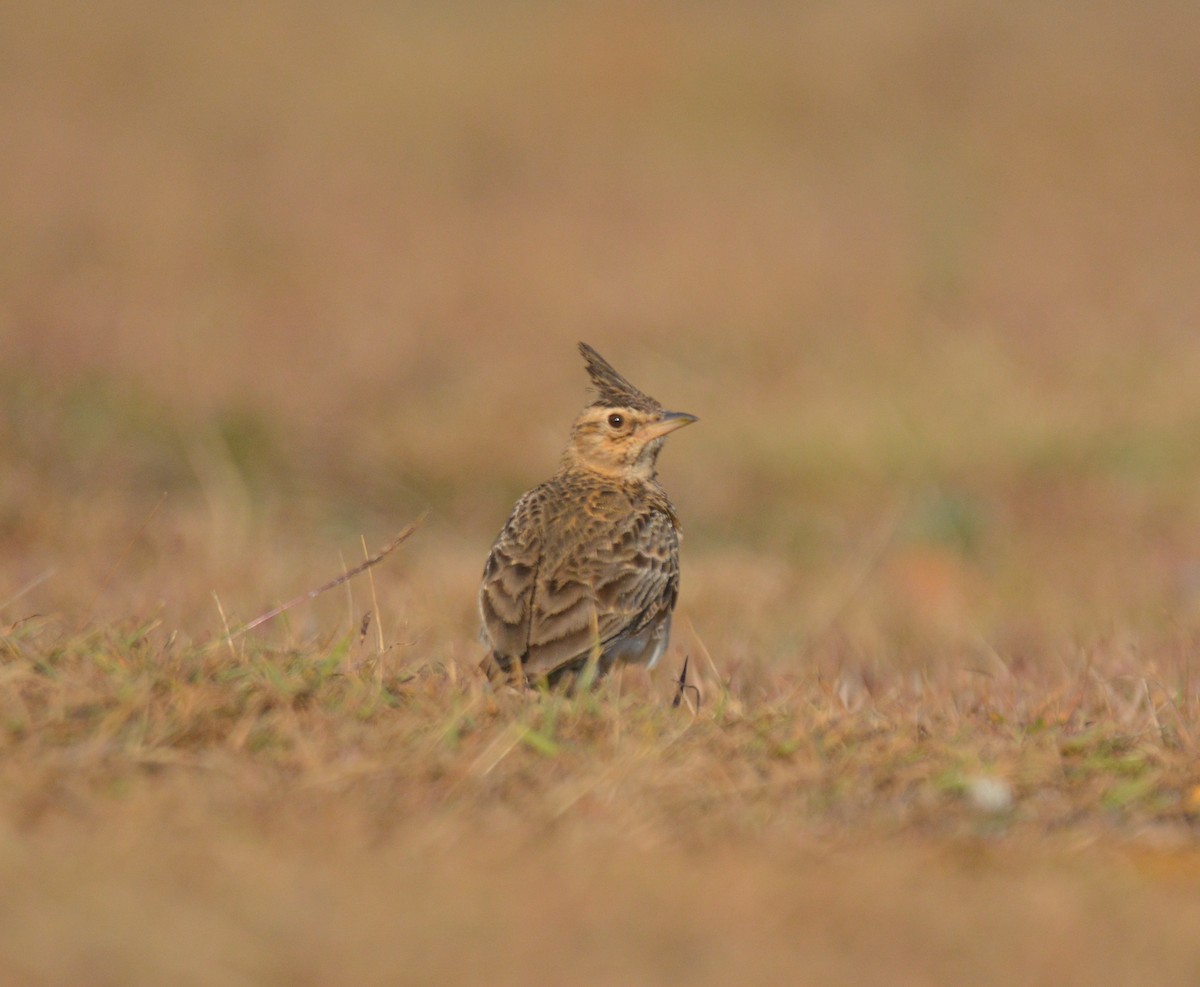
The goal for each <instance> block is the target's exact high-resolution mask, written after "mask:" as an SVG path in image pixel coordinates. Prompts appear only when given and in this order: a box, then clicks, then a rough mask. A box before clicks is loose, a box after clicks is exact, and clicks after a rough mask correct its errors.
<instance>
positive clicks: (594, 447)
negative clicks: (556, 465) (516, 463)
mask: <svg viewBox="0 0 1200 987" xmlns="http://www.w3.org/2000/svg"><path fill="white" fill-rule="evenodd" d="M579 351H580V352H581V353H582V354H583V359H584V361H585V362H586V363H587V371H588V376H590V377H591V379H592V386H593V387H594V388H595V390H596V400H595V401H594V402H592V404H591V405H589V406H588V407H586V408H584V409H583V413H582V414H581V415H580V416H579V418H578V419H577V420H576V422H575V424H574V426H572V428H571V440H570V442H569V443H568V445H567V451H566V454H565V458H566V460H567V462H568V463H569V464H571V465H575V466H582V467H584V468H586V469H591V470H595V471H596V472H599V473H607V474H610V475H613V476H628V477H636V478H639V479H642V480H651V479H653V478H654V464H655V460H657V458H658V453H659V450H660V449H661V448H662V444H663V440H664V439H665V438H666V436H667V435H668V434H669V433H671V432H674V431H675V429H677V428H682V427H683V426H684V425H690V424H691V423H692V422H694V421H696V416H695V415H689V414H687V413H686V412H683V411H666V410H665V409H664V408H663V406H662V405H661V404H659V403H658V402H657V401H655V400H654V398H652V397H650V396H649V395H648V394H644V393H643V392H642V391H639V390H638V389H637V388H636V387H634V386H633V385H632V384H631V383H629V381H627V380H626V379H625V378H624V377H622V376H621V375H620V374H619V373H617V372H616V370H614V369H613V368H612V365H611V364H609V363H608V361H607V360H605V359H604V357H602V356H601V355H600V354H599V353H597V352H596V351H595V350H594V349H592V348H591V347H590V346H588V344H587V343H580V344H579Z"/></svg>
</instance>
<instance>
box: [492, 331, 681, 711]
mask: <svg viewBox="0 0 1200 987" xmlns="http://www.w3.org/2000/svg"><path fill="white" fill-rule="evenodd" d="M579 351H580V353H582V354H583V359H584V364H585V366H586V368H587V373H588V377H589V378H590V382H591V386H592V389H593V390H594V392H595V399H594V400H593V401H592V403H591V404H590V405H588V406H587V407H586V408H584V409H583V411H582V412H581V413H580V415H579V417H578V418H577V419H576V420H575V423H574V425H572V426H571V433H570V438H569V440H568V442H567V447H566V450H565V451H564V452H563V455H562V459H561V461H560V463H559V466H558V470H557V471H556V472H555V473H554V475H553V476H552V477H550V479H548V480H546V481H545V482H544V483H542V484H539V485H538V486H536V487H534V488H533V489H532V490H530V491H529V492H528V493H526V494H525V495H524V496H523V497H521V498H520V500H518V501H517V504H516V506H515V507H514V508H513V511H512V514H511V515H510V517H509V518H508V521H507V523H506V524H505V525H504V527H503V528H502V529H501V531H500V534H499V535H498V536H497V537H496V540H495V543H494V544H493V545H492V548H491V551H490V553H489V554H488V558H487V562H486V564H485V565H484V569H483V583H482V585H481V586H480V590H479V613H480V617H481V619H482V624H483V630H482V635H481V637H482V639H483V642H484V644H485V645H486V646H487V649H488V654H487V656H486V657H485V659H484V669H485V671H486V672H487V674H488V677H489V679H491V680H492V681H493V682H509V683H512V684H514V685H518V686H520V685H524V686H534V687H536V686H538V685H541V684H544V685H546V686H549V687H554V686H558V685H563V684H566V685H567V687H568V688H574V687H575V684H576V683H577V682H578V681H579V679H580V676H581V674H582V673H583V672H584V670H585V669H586V668H588V666H589V665H590V666H591V668H592V669H593V671H592V672H590V673H589V675H591V676H592V679H591V680H592V681H594V680H595V678H598V677H599V676H602V675H604V674H606V673H607V672H609V671H610V670H612V669H613V668H614V667H615V666H619V665H625V664H634V665H644V666H646V667H648V668H653V667H654V665H655V664H656V663H657V662H658V660H659V659H660V658H661V657H662V655H663V652H664V651H666V648H667V643H668V640H669V638H670V632H671V615H672V613H673V611H674V609H675V603H676V600H677V599H678V597H679V539H680V535H681V527H680V523H679V516H678V515H677V514H676V512H675V508H674V506H673V505H672V504H671V501H670V500H669V499H668V497H667V494H666V491H665V490H663V488H662V486H661V484H660V483H659V482H658V475H657V472H656V463H657V460H658V454H659V452H660V451H661V450H662V447H663V442H664V440H665V439H666V437H667V436H668V435H669V434H670V433H671V432H674V431H675V430H676V429H679V428H682V427H683V426H685V425H690V424H692V423H693V422H695V421H698V420H699V419H697V417H696V416H695V415H691V414H688V413H686V412H682V411H667V410H665V409H664V408H663V406H662V405H661V404H659V402H658V401H656V400H655V399H654V398H652V397H650V396H649V395H648V394H646V393H645V392H643V391H641V390H639V389H638V388H636V387H634V386H633V384H631V383H630V382H629V381H628V380H626V379H625V378H624V377H623V376H621V374H619V373H618V372H617V371H616V370H615V369H614V368H613V366H612V364H610V363H609V362H608V361H607V360H605V359H604V357H602V356H601V355H600V354H599V353H597V352H596V350H594V349H593V348H592V347H591V346H589V345H588V344H587V343H582V342H581V343H580V344H579Z"/></svg>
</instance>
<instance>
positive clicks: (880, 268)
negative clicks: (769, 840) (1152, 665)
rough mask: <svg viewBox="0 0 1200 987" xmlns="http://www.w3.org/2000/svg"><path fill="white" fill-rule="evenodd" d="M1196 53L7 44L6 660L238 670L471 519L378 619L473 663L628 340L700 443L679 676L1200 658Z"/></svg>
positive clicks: (2, 214) (703, 22)
mask: <svg viewBox="0 0 1200 987" xmlns="http://www.w3.org/2000/svg"><path fill="white" fill-rule="evenodd" d="M1197 37H1200V7H1197V5H1196V4H1194V3H1191V2H1182V0H1178V2H1176V0H1159V2H1153V3H1150V4H1140V5H1134V4H1127V3H1118V2H1103V0H1102V2H1098V3H1088V4H1083V3H1073V4H1072V3H1063V4H1045V3H1035V2H1032V0H1011V2H1006V3H998V2H996V3H992V2H975V3H965V4H964V3H950V2H938V0H918V2H913V3H906V4H887V3H877V2H851V3H844V4H828V3H805V4H796V3H783V2H770V0H762V2H754V3H748V4H736V5H735V4H716V3H671V2H639V3H632V2H599V3H590V4H561V3H543V2H538V0H529V2H520V3H512V4H482V3H475V2H458V0H451V2H443V3H423V2H418V3H404V4H401V3H392V4H388V3H378V2H365V0H349V2H347V3H343V4H337V5H330V4H318V3H312V2H307V0H292V2H287V3H284V2H270V0H268V2H263V3H258V4H252V5H247V4H239V3H232V2H225V0H215V2H212V3H207V4H202V5H188V4H151V3H146V2H145V0H100V2H96V3H91V4H64V3H54V2H51V3H29V2H23V0H10V2H8V3H6V4H4V5H3V6H2V7H0V119H2V121H3V138H2V139H0V230H2V231H3V235H2V237H0V356H2V360H0V407H2V408H3V417H2V420H0V603H2V604H4V606H3V608H2V609H0V617H3V618H4V620H5V621H13V620H15V619H18V618H19V617H21V616H22V615H24V614H28V613H32V612H42V613H45V612H56V613H62V614H64V615H66V616H68V618H69V619H70V620H72V621H78V622H80V623H86V622H88V621H89V620H99V619H122V618H125V617H127V616H133V617H135V618H136V619H143V618H145V617H146V616H147V615H154V614H157V615H158V616H157V618H156V619H159V620H161V621H162V624H163V626H164V627H165V628H167V629H180V630H182V631H184V632H186V633H188V634H192V635H196V636H201V637H203V636H207V635H211V634H214V633H217V632H218V631H219V630H220V617H219V615H218V612H217V608H216V606H215V605H214V601H213V598H212V597H213V593H214V592H216V593H217V595H218V597H219V598H220V600H221V602H222V604H223V607H224V609H225V610H226V611H227V613H228V615H229V619H230V620H238V619H248V618H250V617H252V616H254V615H255V614H256V613H258V612H259V611H261V610H263V609H265V608H266V607H267V606H269V605H271V604H272V603H275V602H277V601H279V600H281V599H285V598H287V597H289V596H291V595H293V594H295V593H298V592H302V591H304V590H306V589H309V588H312V587H314V586H316V585H318V584H319V583H321V582H323V581H324V580H325V579H327V578H329V577H331V576H333V575H336V574H337V573H338V572H339V571H340V570H341V567H342V566H343V565H349V564H353V563H354V562H355V561H357V560H358V559H360V558H361V556H362V541H361V539H363V538H365V540H366V542H367V544H368V545H370V546H371V547H375V546H377V545H379V544H381V543H382V542H383V541H386V540H387V538H388V537H390V535H391V534H392V533H394V532H395V531H396V530H398V529H399V528H400V527H401V526H402V525H403V524H404V523H406V522H407V521H409V520H411V519H412V518H413V517H415V516H416V515H417V514H419V513H420V512H422V511H424V510H429V511H430V512H431V514H430V517H429V520H428V522H427V523H426V525H425V527H424V528H423V529H422V531H421V532H420V533H419V534H418V536H416V538H414V540H413V541H412V542H410V543H409V544H408V545H406V546H405V547H404V548H402V549H401V550H400V551H399V552H398V553H397V555H395V556H393V557H392V558H391V559H389V561H388V562H386V563H384V564H383V565H382V566H380V567H379V568H378V570H377V576H376V579H377V585H378V591H379V598H380V619H381V620H382V621H383V624H384V628H385V631H386V633H387V635H388V639H389V641H396V642H398V647H400V648H401V649H402V653H404V654H410V655H416V654H420V655H421V656H425V657H430V656H433V657H438V658H446V659H449V660H453V661H461V662H464V663H465V662H468V661H472V660H474V658H475V657H476V655H477V646H476V645H475V643H474V634H475V627H476V617H475V602H474V597H475V592H476V587H477V580H478V576H479V572H480V570H481V567H482V562H483V559H484V556H485V554H486V552H487V549H488V547H489V545H490V542H491V539H492V537H493V536H494V534H495V532H496V531H497V530H498V529H499V527H500V525H501V524H502V523H503V521H504V519H505V517H506V516H507V513H508V511H509V509H510V507H511V505H512V503H513V501H514V500H515V498H516V497H517V496H518V495H519V494H520V493H521V492H522V491H524V490H525V489H527V488H528V487H530V486H532V485H533V484H534V483H536V482H538V481H540V480H542V479H544V478H545V477H546V476H548V475H549V474H550V473H551V472H552V470H553V468H554V467H555V465H556V462H557V458H558V455H559V452H560V450H561V447H562V445H563V442H564V440H565V437H566V431H567V428H568V426H569V423H570V421H571V419H572V417H573V416H574V415H575V413H576V412H577V411H578V409H579V408H580V407H581V406H582V405H583V404H584V403H585V400H586V396H585V377H584V373H583V369H582V365H581V361H580V359H579V357H578V354H577V352H576V350H575V343H576V341H577V340H580V339H584V340H587V341H588V342H590V343H592V344H593V345H594V346H596V347H597V349H599V350H600V351H601V352H602V353H603V354H604V355H605V356H606V357H608V358H609V359H610V360H611V361H612V362H613V363H614V364H615V365H616V366H617V367H618V368H619V369H620V370H622V371H623V372H624V373H625V374H626V375H627V376H628V377H629V378H630V379H631V380H633V381H634V382H635V383H636V384H638V385H639V386H641V387H643V388H644V389H645V390H647V391H648V392H650V393H651V394H653V395H654V396H655V397H657V398H658V399H660V400H661V401H662V402H663V403H664V404H665V405H667V406H668V407H671V408H677V409H680V410H686V411H689V412H693V413H695V414H697V415H699V416H700V418H701V420H702V421H701V424H700V425H698V426H697V427H695V428H693V429H688V430H687V431H686V432H683V433H680V434H679V435H677V436H674V437H673V438H672V440H671V441H670V443H669V444H668V448H667V450H666V452H665V454H664V456H663V457H662V460H661V463H662V476H663V480H664V483H665V485H666V487H667V489H668V491H669V493H670V494H671V496H672V498H673V499H674V500H675V502H676V504H677V506H678V508H679V510H680V513H681V516H682V517H683V520H684V524H685V529H686V534H687V537H686V542H685V546H684V584H683V597H682V602H681V611H682V614H683V619H682V620H681V621H680V624H679V625H678V626H679V628H680V629H679V630H677V633H676V641H677V642H678V643H677V645H676V647H677V648H678V649H679V650H680V652H682V651H683V650H694V649H695V648H696V647H698V646H699V645H698V642H702V643H703V645H704V646H705V647H706V648H707V650H708V651H709V652H710V653H711V654H712V656H713V658H714V660H715V662H716V664H717V666H718V667H720V668H722V669H738V668H748V669H749V668H756V667H761V668H772V669H778V670H783V671H789V670H790V671H796V670H800V669H803V668H805V667H807V666H808V665H809V664H811V663H812V662H817V663H820V662H822V661H834V662H844V661H847V660H851V659H853V660H854V661H857V662H859V663H861V664H863V665H867V666H869V665H870V664H871V663H872V662H877V663H885V662H886V663H890V664H895V663H897V662H899V663H901V664H903V663H904V662H906V661H909V660H911V661H919V662H928V661H936V660H937V657H938V656H939V655H944V656H947V660H952V661H961V660H963V656H964V655H967V656H968V657H970V656H971V655H974V654H976V653H977V652H979V651H981V650H986V651H988V652H989V653H994V654H998V655H1000V656H1001V657H1002V658H1003V660H1004V661H1006V662H1008V663H1012V664H1014V665H1016V664H1020V663H1022V662H1040V663H1045V662H1047V661H1053V660H1055V659H1056V658H1058V657H1061V656H1063V655H1065V654H1069V653H1074V652H1075V651H1077V650H1078V649H1080V648H1087V647H1090V646H1092V645H1093V644H1094V643H1095V642H1100V641H1102V642H1107V643H1106V644H1105V646H1106V647H1110V646H1111V647H1114V648H1116V649H1118V650H1120V649H1122V648H1124V649H1128V650H1129V651H1130V653H1132V652H1133V651H1136V650H1138V649H1139V648H1142V647H1144V646H1145V645H1147V643H1149V642H1153V641H1156V640H1168V639H1169V640H1172V641H1178V640H1181V639H1187V638H1188V637H1189V636H1190V635H1193V633H1194V632H1195V631H1196V630H1197V629H1200V498H1198V497H1197V484H1196V480H1197V466H1198V464H1200V393H1198V388H1197V382H1198V381H1200V331H1198V330H1200V292H1198V291H1197V287H1196V286H1197V284H1198V283H1200V233H1198V231H1200V167H1198V162H1200V62H1198V60H1197V58H1196V38H1197ZM164 495H165V497H164ZM353 592H354V594H355V599H354V601H353V602H352V603H351V604H349V605H347V604H346V601H345V598H344V596H341V595H339V594H330V596H331V597H334V599H323V600H321V601H318V603H317V604H315V605H313V606H312V607H309V608H306V609H305V610H304V611H302V612H301V613H300V614H297V615H294V616H293V617H292V622H291V623H290V624H289V625H288V627H289V630H288V632H287V633H291V634H297V633H309V634H317V635H320V634H322V633H325V634H332V633H335V632H337V631H338V629H339V628H341V629H342V630H344V629H345V627H347V626H349V623H348V622H349V621H350V619H351V617H352V616H353V615H354V614H356V613H360V612H361V611H362V610H365V609H368V608H370V606H371V604H370V603H369V602H368V600H367V598H366V596H365V592H366V591H365V590H364V589H363V588H362V587H361V586H360V585H359V584H358V583H356V584H355V588H354V590H353ZM273 633H279V632H278V631H275V630H271V631H268V632H267V634H268V636H270V635H271V634H273Z"/></svg>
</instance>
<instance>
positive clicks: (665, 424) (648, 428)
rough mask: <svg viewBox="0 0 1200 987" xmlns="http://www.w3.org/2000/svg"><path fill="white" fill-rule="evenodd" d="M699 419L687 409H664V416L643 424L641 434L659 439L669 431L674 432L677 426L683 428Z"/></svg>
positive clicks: (648, 437) (647, 437)
mask: <svg viewBox="0 0 1200 987" xmlns="http://www.w3.org/2000/svg"><path fill="white" fill-rule="evenodd" d="M699 420H700V419H699V418H697V417H696V416H695V415H689V414H688V413H687V412H686V411H664V412H663V416H662V418H660V419H659V420H658V421H656V422H651V423H650V424H649V425H643V426H642V429H641V434H642V436H643V437H645V438H646V439H657V438H659V437H660V436H663V435H666V434H667V433H669V432H674V431H675V429H677V428H683V426H684V425H690V424H692V422H698V421H699Z"/></svg>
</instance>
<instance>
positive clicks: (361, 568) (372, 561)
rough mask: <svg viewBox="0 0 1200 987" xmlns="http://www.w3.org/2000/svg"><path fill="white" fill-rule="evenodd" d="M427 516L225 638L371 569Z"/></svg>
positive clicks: (228, 633) (335, 587)
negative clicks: (363, 558) (362, 558)
mask: <svg viewBox="0 0 1200 987" xmlns="http://www.w3.org/2000/svg"><path fill="white" fill-rule="evenodd" d="M426 517H428V513H426V514H422V515H421V516H420V517H419V518H417V519H416V520H415V521H413V522H411V523H410V524H408V525H406V526H405V527H404V529H403V530H402V531H401V532H400V534H398V535H397V536H396V537H395V538H393V539H392V540H391V541H390V542H388V543H387V544H386V545H384V546H383V548H381V549H380V550H379V551H378V552H376V553H375V555H373V556H371V557H370V558H369V559H367V560H366V561H365V562H362V563H360V564H359V565H356V566H355V567H354V568H353V569H350V570H348V571H346V572H343V573H342V574H341V575H340V576H338V577H337V578H336V579H331V580H330V581H329V582H327V583H325V584H324V585H323V586H318V587H317V588H316V589H310V590H309V591H308V592H307V593H301V594H300V595H299V596H297V597H293V598H292V599H290V600H288V601H287V602H286V603H281V604H279V606H277V607H272V608H271V609H270V610H268V611H267V612H266V613H264V614H260V615H259V616H257V617H255V618H254V619H253V620H252V621H250V622H249V623H247V624H243V625H242V626H241V627H239V628H238V629H237V630H235V631H227V632H226V635H225V639H226V640H232V639H233V638H235V637H240V636H241V635H243V634H245V633H246V632H247V631H252V630H254V628H256V627H259V626H261V625H263V624H265V623H266V622H267V621H268V620H274V619H275V618H276V617H278V616H279V615H280V614H281V613H286V612H287V611H288V610H291V609H292V607H297V606H299V605H300V604H301V603H305V602H306V601H308V600H312V599H314V598H316V597H318V596H320V595H321V594H322V593H328V592H329V591H330V590H331V589H337V587H339V586H341V585H342V583H344V582H346V581H347V580H349V579H353V578H354V577H355V576H357V575H360V574H362V573H364V572H366V571H367V570H368V569H370V568H371V567H372V566H374V565H378V564H379V563H380V562H382V561H383V560H384V559H385V558H387V557H388V556H389V555H391V554H392V552H394V551H395V550H396V549H397V548H399V547H400V546H401V545H403V544H404V543H405V542H406V541H408V539H409V538H410V537H411V536H412V534H413V532H415V531H416V530H417V529H418V528H419V527H421V525H422V524H424V523H425V518H426Z"/></svg>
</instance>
